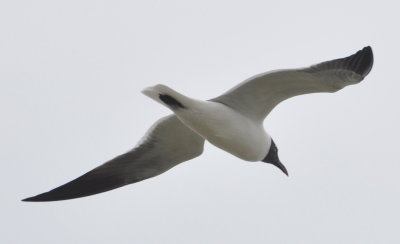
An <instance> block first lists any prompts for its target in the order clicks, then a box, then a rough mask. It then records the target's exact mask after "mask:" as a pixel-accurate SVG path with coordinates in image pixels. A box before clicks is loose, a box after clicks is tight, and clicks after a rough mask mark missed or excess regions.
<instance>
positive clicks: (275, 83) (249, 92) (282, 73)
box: [211, 47, 373, 120]
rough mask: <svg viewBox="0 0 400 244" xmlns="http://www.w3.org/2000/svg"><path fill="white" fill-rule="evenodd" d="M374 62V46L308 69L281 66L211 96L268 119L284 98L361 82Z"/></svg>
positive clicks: (252, 116) (245, 112)
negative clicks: (219, 94)
mask: <svg viewBox="0 0 400 244" xmlns="http://www.w3.org/2000/svg"><path fill="white" fill-rule="evenodd" d="M372 64H373V54H372V49H371V47H365V48H363V49H362V50H360V51H358V52H357V53H355V54H353V55H351V56H349V57H346V58H342V59H335V60H331V61H327V62H323V63H319V64H316V65H313V66H311V67H308V68H304V69H290V70H278V71H273V72H268V73H263V74H259V75H256V76H254V77H251V78H250V79H248V80H245V81H244V82H242V83H240V84H239V85H238V86H236V87H234V88H232V89H231V90H229V91H227V92H226V93H224V94H223V95H221V96H219V97H216V98H214V99H211V101H214V102H219V103H222V104H225V105H226V106H229V107H231V108H233V109H235V110H237V111H239V112H241V113H242V114H244V115H246V116H249V117H251V118H253V119H255V120H264V118H265V117H266V116H267V115H268V114H269V113H270V112H271V110H272V109H273V108H274V107H275V106H276V105H277V104H279V103H280V102H282V101H284V100H286V99H288V98H291V97H294V96H298V95H302V94H308V93H316V92H336V91H338V90H340V89H342V88H343V87H345V86H347V85H351V84H356V83H359V82H360V81H361V80H363V79H364V77H365V76H367V75H368V73H369V72H370V70H371V68H372Z"/></svg>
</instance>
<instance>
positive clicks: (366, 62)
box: [345, 46, 374, 77]
mask: <svg viewBox="0 0 400 244" xmlns="http://www.w3.org/2000/svg"><path fill="white" fill-rule="evenodd" d="M345 62H346V63H347V64H348V68H349V69H351V70H353V71H354V72H356V73H357V74H359V75H361V76H362V77H365V76H367V75H368V74H369V72H370V71H371V69H372V66H373V64H374V55H373V52H372V48H371V47H370V46H366V47H364V48H363V49H361V50H360V51H358V52H356V53H355V54H353V55H351V56H349V57H347V58H345Z"/></svg>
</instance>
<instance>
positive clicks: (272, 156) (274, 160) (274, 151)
mask: <svg viewBox="0 0 400 244" xmlns="http://www.w3.org/2000/svg"><path fill="white" fill-rule="evenodd" d="M262 161H263V162H265V163H269V164H273V165H275V166H276V167H278V168H279V169H280V170H282V172H283V173H285V174H286V175H287V176H289V174H288V172H287V170H286V168H285V166H284V165H283V164H282V163H281V161H280V160H279V157H278V148H277V147H276V145H275V142H274V140H272V139H271V146H270V148H269V151H268V154H267V156H265V158H264V159H263V160H262Z"/></svg>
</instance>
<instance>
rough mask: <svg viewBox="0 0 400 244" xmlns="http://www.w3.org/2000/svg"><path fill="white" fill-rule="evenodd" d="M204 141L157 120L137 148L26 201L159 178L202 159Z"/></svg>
mask: <svg viewBox="0 0 400 244" xmlns="http://www.w3.org/2000/svg"><path fill="white" fill-rule="evenodd" d="M203 147H204V139H203V138H202V137H200V136H199V135H198V134H196V133H195V132H193V131H192V130H191V129H189V128H188V127H186V126H185V125H184V124H182V122H180V121H179V119H178V118H177V117H176V116H175V115H169V116H166V117H164V118H162V119H160V120H158V121H157V122H156V123H155V124H154V125H153V126H152V127H151V128H150V129H149V130H148V132H147V133H146V135H145V136H144V138H143V139H142V141H141V142H140V143H139V144H138V145H137V147H135V148H133V149H132V150H130V151H128V152H127V153H125V154H122V155H120V156H118V157H116V158H114V159H112V160H110V161H108V162H106V163H104V164H102V165H100V166H98V167H97V168H95V169H93V170H91V171H89V172H87V173H86V174H84V175H82V176H80V177H78V178H76V179H75V180H72V181H70V182H68V183H66V184H64V185H62V186H59V187H57V188H55V189H53V190H51V191H49V192H45V193H42V194H39V195H37V196H34V197H29V198H26V199H24V200H23V201H30V202H43V201H58V200H67V199H73V198H79V197H85V196H89V195H93V194H97V193H101V192H105V191H109V190H112V189H115V188H118V187H121V186H124V185H127V184H131V183H135V182H138V181H142V180H145V179H147V178H150V177H153V176H157V175H159V174H161V173H163V172H165V171H167V170H169V169H171V168H172V167H174V166H176V165H177V164H179V163H182V162H184V161H187V160H190V159H192V158H195V157H197V156H199V155H200V154H201V153H202V152H203Z"/></svg>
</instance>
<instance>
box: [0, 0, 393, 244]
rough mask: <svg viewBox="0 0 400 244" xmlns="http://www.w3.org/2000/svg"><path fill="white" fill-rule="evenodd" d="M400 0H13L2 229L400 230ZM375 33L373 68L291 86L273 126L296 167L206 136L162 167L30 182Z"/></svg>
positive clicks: (3, 28) (21, 238)
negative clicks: (348, 77) (164, 94)
mask: <svg viewBox="0 0 400 244" xmlns="http://www.w3.org/2000/svg"><path fill="white" fill-rule="evenodd" d="M399 7H400V6H399V5H398V4H397V3H396V1H385V0H381V1H365V0H363V1H349V0H343V1H342V0H336V1H309V0H303V1H250V0H246V1H215V0H213V1H208V0H203V1H196V2H194V1H193V2H192V1H176V0H174V1H172V0H169V1H154V0H147V1H94V0H93V1H82V0H79V1H50V0H49V1H23V0H21V1H2V2H1V3H0V112H1V119H0V163H1V164H0V166H1V172H2V173H1V177H0V183H1V188H2V191H1V192H2V194H1V195H2V196H1V202H0V209H1V210H0V211H1V218H0V242H1V243H41V244H44V243H52V244H53V243H140V244H142V243H143V244H147V243H151V244H153V243H155V244H158V243H174V244H180V243H184V244H187V243H190V244H191V243H193V244H204V243H207V244H209V243H211V244H220V243H230V244H233V243H252V244H256V243H274V244H279V243H307V244H309V243H324V244H326V243H328V244H330V243H332V244H333V243H335V244H337V243H363V244H364V243H400V236H399V234H398V231H399V226H400V220H399V219H400V209H399V206H400V187H399V186H400V178H399V173H398V172H399V171H400V160H399V139H398V138H399V136H400V133H399V129H398V125H399V124H400V112H399V104H400V93H399V92H400V85H399V84H400V81H399V78H398V70H399V58H398V57H399V54H400V53H399V48H398V45H399V43H400V34H399V31H398V30H399V26H398V25H399V23H400V17H399V15H398V10H399ZM366 45H371V46H372V48H373V51H374V55H375V63H374V67H373V69H372V71H371V73H370V75H369V76H368V77H367V78H366V79H365V80H364V81H363V82H362V83H360V84H359V85H356V86H351V87H347V88H345V89H343V90H342V91H340V92H338V93H335V94H313V95H306V96H301V97H296V98H293V99H290V100H288V101H285V102H284V103H282V104H280V105H279V106H278V107H277V108H276V109H275V110H274V111H273V112H272V113H271V114H270V116H269V117H268V118H267V119H266V121H265V124H264V126H265V128H266V129H267V131H268V132H269V134H271V135H272V137H273V138H274V141H275V142H276V144H277V146H278V148H279V154H280V158H281V161H282V162H283V163H284V164H285V165H286V167H287V169H288V171H289V173H290V177H286V176H285V175H284V174H282V172H280V171H279V170H278V169H277V168H275V167H273V166H272V165H268V164H265V163H249V162H245V161H242V160H240V159H238V158H235V157H234V156H232V155H230V154H228V153H226V152H224V151H222V150H220V149H217V148H215V147H213V146H211V145H210V144H206V147H205V152H204V154H203V155H202V156H201V157H198V158H196V159H194V160H192V161H190V162H186V163H183V164H181V165H179V166H177V167H175V168H173V169H172V170H170V171H168V172H166V173H165V174H163V175H160V176H159V177H156V178H152V179H149V180H146V181H143V182H140V183H137V184H133V185H129V186H126V187H122V188H119V189H117V190H114V191H110V192H107V193H103V194H99V195H95V196H91V197H87V198H81V199H76V200H70V201H61V202H50V203H27V202H21V201H20V200H21V199H23V198H26V197H29V196H32V195H36V194H38V193H42V192H44V191H48V190H50V189H52V188H54V187H56V186H59V185H61V184H63V183H66V182H67V181H69V180H71V179H73V178H75V177H77V176H80V175H81V174H83V173H85V172H86V171H88V170H91V169H92V168H94V167H96V166H98V165H99V164H101V163H103V162H105V161H107V160H108V159H110V158H113V157H114V156H116V155H118V154H120V153H123V152H125V151H127V150H129V149H130V148H132V147H133V146H134V145H135V144H136V142H137V141H138V140H139V139H140V138H141V137H142V136H143V134H144V133H145V131H146V130H147V129H148V128H149V127H150V125H151V124H152V123H153V122H154V121H156V120H157V119H158V118H160V117H162V116H164V115H167V114H169V111H168V110H167V109H166V108H165V107H163V106H161V105H159V104H157V103H155V102H154V101H152V100H151V99H149V98H147V97H145V96H144V95H142V94H141V93H140V91H141V90H142V89H143V88H145V87H148V86H151V85H155V84H158V83H162V84H166V85H168V86H170V87H172V88H174V89H176V90H177V91H179V92H182V93H183V94H185V95H187V96H191V97H194V98H198V99H209V98H212V97H215V96H217V95H219V94H221V93H222V92H224V91H226V90H227V89H229V88H231V87H232V86H234V85H236V84H237V83H239V82H241V81H242V80H244V79H246V78H248V77H250V76H253V75H255V74H257V73H261V72H264V71H268V70H273V69H281V68H295V67H303V66H308V65H311V64H314V63H318V62H321V61H325V60H330V59H334V58H341V57H345V56H348V55H351V54H353V53H354V52H356V51H357V50H359V49H361V48H362V47H364V46H366Z"/></svg>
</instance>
